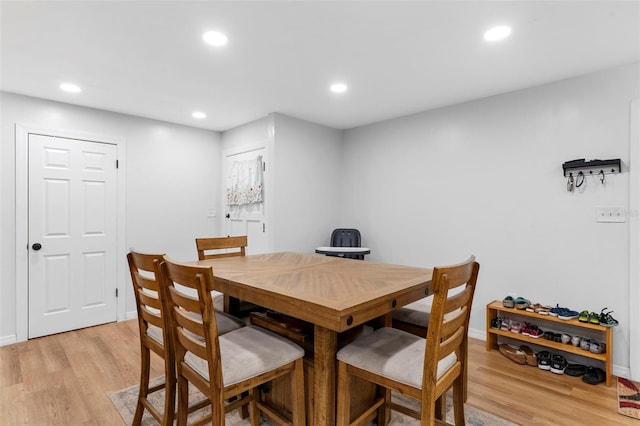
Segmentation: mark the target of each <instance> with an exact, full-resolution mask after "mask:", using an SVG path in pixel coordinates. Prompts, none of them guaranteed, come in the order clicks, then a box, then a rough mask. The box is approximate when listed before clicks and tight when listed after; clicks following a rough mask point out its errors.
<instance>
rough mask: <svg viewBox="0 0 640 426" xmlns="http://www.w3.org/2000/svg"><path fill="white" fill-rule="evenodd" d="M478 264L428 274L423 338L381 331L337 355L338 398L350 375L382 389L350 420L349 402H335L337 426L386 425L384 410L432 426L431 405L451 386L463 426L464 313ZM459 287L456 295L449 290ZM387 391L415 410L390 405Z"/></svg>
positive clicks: (386, 329) (433, 408) (472, 260)
mask: <svg viewBox="0 0 640 426" xmlns="http://www.w3.org/2000/svg"><path fill="white" fill-rule="evenodd" d="M479 268H480V265H479V264H478V263H477V262H475V257H473V256H472V257H471V258H470V259H469V260H467V261H466V262H463V263H460V264H458V265H453V266H445V267H437V268H434V270H433V277H432V283H431V290H432V292H433V305H432V307H431V314H430V316H429V326H428V328H427V337H426V339H424V338H422V337H419V336H416V335H414V334H411V333H408V332H406V331H403V330H398V329H395V328H390V327H384V328H380V329H378V330H376V331H375V332H374V333H371V334H369V335H366V336H363V337H362V338H358V339H356V340H355V341H354V342H352V343H350V344H349V345H347V346H345V347H344V348H342V349H341V350H340V351H339V352H338V354H337V358H338V395H349V394H350V385H351V382H352V380H351V379H352V377H353V376H355V377H359V378H361V379H363V380H367V381H369V382H372V383H375V384H376V385H378V386H380V387H381V389H382V390H381V392H380V397H379V398H378V399H377V400H376V401H375V403H374V404H373V405H372V406H371V407H370V408H369V409H368V410H366V411H365V412H364V413H363V414H362V415H361V416H360V417H359V418H357V419H351V413H350V407H349V398H338V413H337V424H338V425H359V424H366V423H367V422H369V421H371V420H372V419H373V418H375V417H376V415H377V421H378V425H380V426H382V425H385V424H386V423H387V420H388V418H389V411H388V410H396V411H399V412H402V413H404V414H406V415H409V416H411V417H414V418H416V419H419V420H420V423H421V424H422V425H433V424H435V421H436V417H440V413H441V411H440V410H438V413H439V415H438V416H436V401H437V400H438V399H440V397H441V396H442V395H444V394H445V392H446V391H447V390H448V389H449V388H450V387H453V407H454V417H455V424H456V425H457V426H459V425H464V424H465V421H464V387H465V386H464V382H465V380H466V376H465V374H464V371H465V368H464V365H463V364H464V360H465V359H466V352H467V339H466V336H467V332H468V328H469V315H470V312H471V305H472V302H473V294H474V291H475V286H476V280H477V277H478V270H479ZM460 287H462V290H461V291H458V292H456V293H455V294H453V293H454V292H450V291H451V290H452V289H455V288H460ZM391 391H396V392H399V393H400V394H402V395H405V396H408V397H410V398H413V399H415V400H417V401H418V403H419V407H420V408H419V411H416V410H413V409H411V408H409V407H405V406H403V405H401V404H399V403H397V402H395V401H391V398H390V395H391Z"/></svg>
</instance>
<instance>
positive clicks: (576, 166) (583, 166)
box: [562, 158, 622, 177]
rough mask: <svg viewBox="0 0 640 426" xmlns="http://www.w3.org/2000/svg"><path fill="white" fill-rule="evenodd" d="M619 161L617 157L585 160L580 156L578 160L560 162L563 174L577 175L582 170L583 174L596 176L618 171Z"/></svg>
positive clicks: (619, 169) (619, 168) (619, 170)
mask: <svg viewBox="0 0 640 426" xmlns="http://www.w3.org/2000/svg"><path fill="white" fill-rule="evenodd" d="M620 165H621V162H620V159H619V158H616V159H613V160H585V159H584V158H580V159H578V160H571V161H567V162H565V163H563V164H562V171H563V172H564V176H565V177H567V176H574V177H576V176H578V173H579V172H582V173H583V174H584V176H596V175H602V176H603V177H604V175H605V174H610V173H620V172H621V171H622V169H621V167H620Z"/></svg>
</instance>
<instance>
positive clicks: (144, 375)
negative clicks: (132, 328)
mask: <svg viewBox="0 0 640 426" xmlns="http://www.w3.org/2000/svg"><path fill="white" fill-rule="evenodd" d="M162 256H163V255H162V254H144V253H139V252H136V251H134V250H131V251H130V252H129V253H128V254H127V261H128V262H129V271H130V273H131V281H132V282H133V290H134V291H133V293H134V295H135V298H136V308H137V311H138V328H139V332H140V360H141V368H140V388H139V391H138V401H137V404H136V412H135V414H134V417H133V424H134V425H139V424H140V422H141V421H142V415H143V413H144V410H145V409H146V410H147V411H148V412H149V413H150V414H151V415H152V416H153V417H154V418H155V419H156V420H157V421H158V422H159V423H160V424H161V425H171V424H173V420H174V418H175V400H176V399H175V394H176V367H175V349H174V343H173V338H172V334H171V327H170V324H169V317H168V316H167V315H166V314H165V313H166V312H167V310H166V306H165V303H163V302H164V300H163V297H162V295H161V294H160V288H159V282H158V280H159V274H158V272H159V271H158V267H159V264H160V262H161V261H162ZM216 316H217V317H219V323H220V330H221V333H226V332H229V331H231V330H234V329H236V328H240V327H243V326H244V323H242V322H241V321H239V320H237V319H236V318H234V317H232V316H230V315H225V314H223V313H221V312H216ZM151 352H153V353H155V354H156V355H158V356H159V357H160V358H162V359H163V360H164V381H163V382H162V383H159V384H157V385H155V386H152V387H150V386H149V374H150V369H151ZM162 389H164V391H165V397H164V403H163V407H164V409H163V411H162V412H160V411H158V410H157V409H156V407H154V406H153V404H151V403H150V402H149V395H151V394H153V393H155V392H157V391H160V390H162ZM198 408H200V407H199V406H194V407H192V408H191V409H192V410H195V409H198Z"/></svg>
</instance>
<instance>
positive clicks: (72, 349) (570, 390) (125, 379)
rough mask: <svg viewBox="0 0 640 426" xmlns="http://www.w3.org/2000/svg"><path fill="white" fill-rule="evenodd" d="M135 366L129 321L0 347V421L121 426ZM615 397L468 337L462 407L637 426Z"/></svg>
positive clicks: (525, 419) (542, 420)
mask: <svg viewBox="0 0 640 426" xmlns="http://www.w3.org/2000/svg"><path fill="white" fill-rule="evenodd" d="M152 358H153V362H152V377H156V376H159V375H161V374H163V367H162V363H161V361H160V360H159V359H157V358H156V357H152ZM139 366H140V358H139V343H138V329H137V322H136V320H130V321H124V322H120V323H112V324H106V325H101V326H98V327H91V328H86V329H82V330H76V331H71V332H67V333H61V334H57V335H54V336H47V337H42V338H38V339H33V340H30V341H27V342H23V343H17V344H14V345H9V346H4V347H1V348H0V424H2V425H3V426H13V425H32V426H34V425H35V426H40V425H121V424H124V422H123V421H122V419H121V418H120V415H119V414H118V412H117V411H116V410H115V408H114V407H113V405H112V404H111V400H110V399H109V396H108V394H109V393H110V392H113V391H116V390H119V389H122V388H125V387H129V386H132V385H135V384H137V383H138V380H139V377H138V375H139ZM616 401H617V399H616V387H615V385H613V386H611V387H606V386H604V385H602V384H601V385H596V386H593V385H588V384H586V383H583V382H582V380H580V379H579V378H574V377H568V376H564V375H556V374H553V373H550V372H548V371H542V370H539V369H538V368H535V367H529V366H521V365H518V364H515V363H513V362H512V361H510V360H508V359H507V358H505V357H503V356H502V355H501V354H500V353H499V352H498V351H490V352H486V351H485V345H484V342H482V341H480V340H475V339H470V345H469V397H468V401H467V403H468V404H471V405H474V406H477V407H479V408H482V409H483V410H486V411H489V412H491V413H494V414H496V415H498V416H501V417H504V418H507V419H510V420H512V421H514V422H516V423H519V424H521V425H574V424H576V425H577V424H579V425H581V426H584V425H598V426H604V425H633V426H638V425H640V421H638V420H634V419H631V418H629V417H625V416H621V415H619V414H617V412H616Z"/></svg>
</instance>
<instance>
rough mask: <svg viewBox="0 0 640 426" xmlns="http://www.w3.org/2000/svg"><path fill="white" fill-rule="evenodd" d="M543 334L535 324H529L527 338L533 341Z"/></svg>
mask: <svg viewBox="0 0 640 426" xmlns="http://www.w3.org/2000/svg"><path fill="white" fill-rule="evenodd" d="M543 334H544V332H543V331H542V330H541V329H540V327H538V326H537V325H535V324H531V326H530V327H529V337H533V338H534V339H539V338H541V337H542V336H543Z"/></svg>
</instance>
